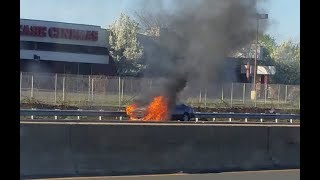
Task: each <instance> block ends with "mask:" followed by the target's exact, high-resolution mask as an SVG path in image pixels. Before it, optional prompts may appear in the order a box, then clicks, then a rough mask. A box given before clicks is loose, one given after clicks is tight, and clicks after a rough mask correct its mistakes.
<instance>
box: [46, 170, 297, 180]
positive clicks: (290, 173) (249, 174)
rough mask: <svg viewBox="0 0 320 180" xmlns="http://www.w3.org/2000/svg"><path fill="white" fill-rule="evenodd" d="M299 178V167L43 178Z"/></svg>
mask: <svg viewBox="0 0 320 180" xmlns="http://www.w3.org/2000/svg"><path fill="white" fill-rule="evenodd" d="M78 179H79V180H85V179H86V180H104V179H105V180H194V179H197V180H211V179H214V180H217V179H219V180H299V179H300V169H290V170H268V171H242V172H224V173H209V174H184V173H179V174H161V175H135V176H104V177H73V178H49V179H43V180H78Z"/></svg>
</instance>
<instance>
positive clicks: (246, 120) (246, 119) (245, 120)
mask: <svg viewBox="0 0 320 180" xmlns="http://www.w3.org/2000/svg"><path fill="white" fill-rule="evenodd" d="M246 114H249V113H246ZM244 122H248V118H247V117H246V118H245V119H244Z"/></svg>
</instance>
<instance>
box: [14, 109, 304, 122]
mask: <svg viewBox="0 0 320 180" xmlns="http://www.w3.org/2000/svg"><path fill="white" fill-rule="evenodd" d="M194 115H195V120H196V121H198V120H199V118H213V121H214V120H215V118H229V121H230V122H231V121H232V118H237V119H245V122H247V120H248V119H260V121H261V122H262V121H263V119H274V120H275V121H276V122H277V121H278V119H290V122H292V120H293V119H299V120H300V114H265V113H260V114H259V113H202V112H196V113H195V114H194ZM20 116H31V119H33V116H55V119H57V116H78V119H79V117H80V116H99V120H101V116H106V117H120V119H122V117H126V116H127V115H126V113H125V112H124V111H102V110H100V111H97V110H58V109H56V110H54V109H20Z"/></svg>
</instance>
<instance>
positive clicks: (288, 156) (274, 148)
mask: <svg viewBox="0 0 320 180" xmlns="http://www.w3.org/2000/svg"><path fill="white" fill-rule="evenodd" d="M269 130H270V134H269V151H270V155H271V157H272V162H273V165H274V166H275V167H279V168H287V167H290V168H300V128H292V127H270V129H269Z"/></svg>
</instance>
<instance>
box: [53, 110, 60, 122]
mask: <svg viewBox="0 0 320 180" xmlns="http://www.w3.org/2000/svg"><path fill="white" fill-rule="evenodd" d="M54 110H56V111H59V110H60V109H54ZM54 120H58V116H54Z"/></svg>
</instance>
